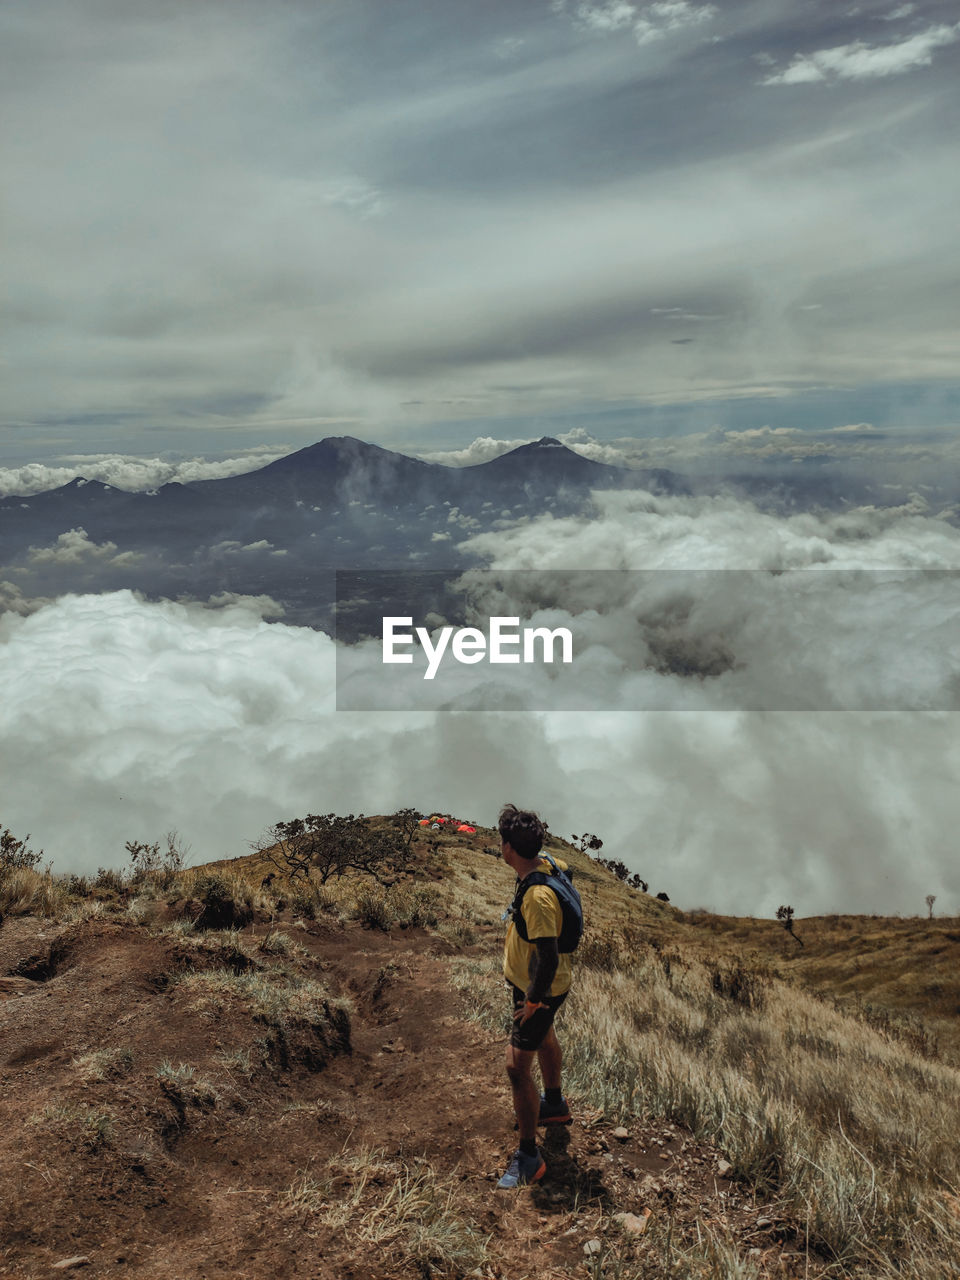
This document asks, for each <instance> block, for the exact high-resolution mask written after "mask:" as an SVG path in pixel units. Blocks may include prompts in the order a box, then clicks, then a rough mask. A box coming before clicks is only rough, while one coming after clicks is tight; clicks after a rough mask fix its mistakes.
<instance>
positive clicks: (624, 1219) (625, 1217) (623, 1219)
mask: <svg viewBox="0 0 960 1280" xmlns="http://www.w3.org/2000/svg"><path fill="white" fill-rule="evenodd" d="M613 1216H614V1221H615V1222H619V1223H620V1225H621V1227H623V1229H624V1231H626V1232H627V1234H628V1235H631V1236H642V1235H643V1233H644V1231H646V1229H647V1223H648V1222H649V1221H650V1218H651V1216H652V1215H651V1211H650V1210H649V1209H644V1211H643V1214H642V1215H641V1216H639V1217H638V1216H637V1214H635V1213H615V1214H614V1215H613Z"/></svg>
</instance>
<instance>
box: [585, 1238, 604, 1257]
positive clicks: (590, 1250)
mask: <svg viewBox="0 0 960 1280" xmlns="http://www.w3.org/2000/svg"><path fill="white" fill-rule="evenodd" d="M602 1248H603V1246H602V1245H601V1243H600V1241H599V1240H596V1239H594V1240H588V1241H587V1243H586V1244H585V1245H584V1246H583V1252H584V1253H585V1254H586V1255H587V1257H588V1258H589V1257H591V1256H592V1255H593V1254H595V1253H599V1252H600V1250H601V1249H602Z"/></svg>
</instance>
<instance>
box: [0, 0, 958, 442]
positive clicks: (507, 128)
mask: <svg viewBox="0 0 960 1280" xmlns="http://www.w3.org/2000/svg"><path fill="white" fill-rule="evenodd" d="M0 50H2V54H0V56H2V58H3V62H4V64H5V65H4V67H3V72H2V78H0V85H2V88H0V94H2V97H0V118H2V119H3V121H4V127H3V140H2V155H0V160H2V165H3V173H4V188H5V205H6V207H5V212H4V242H5V253H4V260H5V267H4V273H5V280H4V290H5V296H6V301H7V307H6V312H7V314H6V323H5V329H4V334H3V338H2V359H3V361H4V370H3V372H4V408H3V416H2V423H3V425H2V428H0V461H2V462H5V463H7V464H8V465H23V464H26V463H29V462H33V461H39V460H43V459H52V458H54V457H56V456H58V455H59V454H71V453H97V452H102V451H115V450H121V451H123V452H124V453H128V454H137V453H149V454H155V453H157V452H161V453H165V452H170V451H174V452H182V453H185V454H191V455H192V454H196V453H219V454H221V455H223V456H233V455H234V454H235V453H236V451H237V450H238V449H242V448H246V447H249V446H257V445H269V444H270V443H271V441H282V442H283V443H284V444H287V445H291V446H293V447H298V446H300V445H302V444H304V443H308V442H309V441H311V440H315V439H318V438H321V437H322V436H324V435H335V434H354V435H359V436H362V437H364V438H366V439H372V440H376V441H378V442H380V443H384V444H388V445H389V444H394V445H397V446H398V447H411V446H418V447H422V448H426V447H430V446H431V445H436V447H439V448H456V447H461V446H463V445H465V444H466V443H468V442H469V441H470V440H472V439H473V438H474V437H475V436H477V435H478V434H493V435H499V436H504V435H506V436H507V437H509V438H513V437H515V436H520V435H524V434H526V435H537V434H542V429H543V428H544V427H547V428H552V427H556V426H557V424H559V426H562V427H563V428H564V429H566V430H570V429H574V428H577V427H585V428H587V429H588V430H590V431H591V433H592V434H594V435H596V436H598V437H600V438H604V437H606V436H608V435H610V434H615V435H618V436H624V435H627V436H629V435H636V434H654V435H658V436H665V435H670V434H675V433H677V432H684V431H691V430H694V429H698V430H707V429H710V428H711V427H712V426H715V425H717V424H720V425H721V426H723V427H726V428H728V429H738V428H741V429H742V428H744V427H762V426H765V425H768V426H771V427H773V428H776V427H783V426H786V427H790V428H793V429H797V430H805V429H811V428H817V429H827V428H830V427H833V426H841V425H845V424H847V423H861V422H869V423H872V424H873V425H891V426H895V427H898V428H906V429H915V428H917V427H918V426H923V425H928V426H929V425H934V426H936V425H943V424H947V423H956V422H957V421H958V420H960V397H958V379H957V374H956V367H957V366H956V362H957V355H958V338H957V332H958V330H957V325H956V298H957V286H958V279H957V276H958V271H960V266H958V260H957V255H956V252H955V248H956V245H955V230H956V210H957V207H958V204H960V201H958V195H960V166H958V165H957V163H956V150H955V140H956V136H957V130H958V124H960V121H958V111H957V102H958V94H957V84H958V83H960V79H958V74H957V73H958V66H960V20H958V12H957V8H956V5H955V4H953V3H949V2H948V0H919V2H918V3H906V4H903V3H899V0H885V2H883V3H881V2H879V0H864V2H862V3H858V4H856V5H849V6H843V5H841V6H838V5H836V4H835V3H834V2H833V0H819V2H818V0H804V3H802V4H800V3H798V0H791V2H789V3H788V2H786V0H733V2H731V3H724V4H723V5H710V4H700V3H696V0H658V2H655V3H649V4H639V3H637V4H634V3H628V2H627V0H593V2H588V3H578V2H577V0H566V2H563V0H553V2H552V3H551V0H509V3H508V2H507V0H489V2H487V3H484V4H476V3H473V2H472V0H471V2H468V0H391V2H390V3H389V4H386V3H382V2H377V3H374V2H373V0H329V2H328V3H324V4H322V5H318V4H315V3H312V2H311V3H300V2H298V0H281V2H280V3H277V4H273V5H269V6H264V5H263V4H260V3H256V4H254V3H250V2H245V0H234V2H232V3H231V4H229V5H227V4H223V3H221V2H220V0H217V2H216V3H205V2H204V0H197V2H196V3H192V4H190V5H184V4H182V3H180V0H149V2H147V0H123V2H122V3H121V2H120V0H80V2H79V3H78V2H77V0H50V2H49V3H47V4H44V5H39V6H38V5H36V4H32V3H29V2H28V0H10V2H9V3H7V4H5V5H4V6H3V7H2V11H0ZM878 419H880V422H879V423H878ZM478 428H479V429H478Z"/></svg>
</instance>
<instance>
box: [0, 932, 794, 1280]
mask: <svg viewBox="0 0 960 1280" xmlns="http://www.w3.org/2000/svg"><path fill="white" fill-rule="evenodd" d="M168 923H169V920H168V919H166V918H160V919H154V920H153V921H151V923H150V924H149V925H147V924H145V923H137V922H134V921H132V920H129V919H127V918H125V917H117V918H116V919H114V918H111V917H109V916H106V917H104V916H101V917H94V918H91V919H88V920H84V921H81V922H79V923H75V924H71V925H56V924H54V923H51V922H50V921H43V920H38V919H34V918H31V917H24V918H8V919H7V920H6V921H5V922H4V923H3V926H2V928H0V975H2V976H0V1122H2V1123H0V1276H17V1277H25V1278H26V1277H38V1276H47V1275H54V1274H61V1273H62V1272H70V1271H77V1272H78V1273H79V1274H83V1275H89V1276H91V1277H92V1276H103V1277H108V1276H109V1277H113V1276H121V1275H123V1276H126V1275H130V1276H137V1277H142V1278H143V1280H153V1278H156V1280H161V1278H162V1280H170V1278H171V1277H175V1278H178V1280H221V1278H223V1280H227V1277H229V1278H230V1280H262V1278H264V1277H278V1278H287V1277H290V1278H293V1277H298V1278H299V1277H303V1278H306V1277H315V1278H317V1280H320V1278H322V1280H334V1277H337V1278H339V1277H357V1278H359V1277H369V1278H370V1280H399V1277H406V1276H416V1277H424V1276H460V1275H470V1274H475V1275H479V1276H492V1277H502V1278H503V1280H523V1277H533V1276H537V1277H540V1278H547V1280H549V1278H550V1277H560V1276H571V1275H580V1276H583V1275H593V1276H595V1277H599V1276H600V1275H606V1274H609V1275H615V1276H616V1275H622V1276H624V1277H626V1276H631V1277H632V1276H646V1275H650V1276H654V1275H657V1276H662V1275H664V1274H667V1270H666V1269H665V1267H666V1266H669V1263H670V1261H671V1260H673V1259H676V1260H677V1263H678V1268H680V1269H678V1271H677V1274H684V1275H685V1274H688V1272H687V1271H683V1270H682V1266H681V1264H682V1263H683V1259H684V1257H685V1255H686V1254H687V1253H688V1252H689V1251H690V1250H695V1249H696V1248H697V1247H699V1244H698V1242H699V1243H700V1244H702V1241H703V1240H704V1239H705V1238H706V1237H708V1236H710V1235H717V1236H724V1235H725V1236H727V1237H728V1238H729V1240H730V1241H731V1242H732V1247H733V1249H734V1251H735V1253H736V1254H738V1255H739V1256H740V1257H742V1259H743V1260H744V1263H745V1265H746V1267H747V1270H745V1271H744V1272H743V1274H744V1275H749V1274H756V1275H759V1276H783V1275H788V1276H800V1275H804V1276H807V1275H815V1274H817V1272H818V1268H817V1267H816V1266H815V1265H813V1263H812V1260H811V1259H808V1258H807V1257H806V1254H805V1251H804V1246H803V1236H802V1227H801V1226H800V1225H799V1224H797V1223H794V1222H789V1221H785V1220H784V1219H783V1218H782V1217H781V1215H780V1213H779V1212H778V1209H777V1206H776V1205H775V1204H772V1203H757V1202H756V1201H754V1199H753V1198H752V1197H751V1196H750V1194H749V1193H748V1191H747V1190H746V1189H745V1188H744V1187H742V1186H740V1185H738V1184H736V1183H734V1182H731V1181H730V1180H729V1179H728V1178H727V1177H726V1176H725V1174H726V1173H727V1172H728V1166H726V1164H725V1162H723V1160H722V1158H721V1155H720V1153H719V1152H717V1151H715V1150H712V1149H710V1148H709V1147H706V1146H704V1145H703V1144H701V1143H698V1142H696V1141H694V1140H693V1138H692V1136H691V1135H690V1134H689V1133H685V1132H683V1131H682V1130H681V1129H679V1128H678V1127H677V1126H675V1125H672V1124H669V1123H664V1122H662V1121H653V1120H651V1121H649V1122H645V1123H639V1122H630V1123H628V1124H627V1125H626V1126H625V1127H624V1128H621V1127H619V1125H618V1124H617V1120H616V1118H614V1117H610V1118H607V1117H604V1116H603V1115H600V1114H596V1113H584V1112H583V1111H577V1108H576V1098H572V1099H571V1102H572V1104H573V1107H574V1111H575V1122H574V1124H573V1125H572V1126H571V1127H570V1128H562V1129H560V1130H559V1132H554V1133H550V1134H548V1135H547V1137H546V1139H545V1154H546V1157H547V1161H548V1171H547V1175H546V1177H545V1178H544V1180H543V1181H542V1183H540V1184H538V1185H537V1186H535V1187H534V1188H531V1189H525V1190H523V1191H520V1192H514V1193H504V1192H498V1191H496V1190H495V1185H494V1184H495V1181H496V1179H497V1178H498V1177H499V1175H500V1173H501V1172H502V1171H503V1168H504V1167H505V1164H506V1161H507V1159H508V1158H509V1155H510V1153H511V1151H512V1149H513V1147H514V1145H515V1134H514V1132H513V1117H512V1114H511V1111H510V1103H509V1091H508V1087H507V1082H506V1077H505V1074H504V1070H503V1043H504V1039H503V1038H498V1037H497V1036H496V1035H494V1034H491V1033H490V1032H488V1031H486V1030H485V1029H483V1028H482V1027H481V1026H480V1025H479V1024H478V1023H476V1022H474V1021H471V1020H469V1018H468V1017H467V1016H466V1015H467V1012H468V1010H466V1009H465V1008H464V1006H463V999H462V997H461V996H460V995H459V994H458V993H457V992H456V991H454V989H453V988H452V986H451V985H450V978H449V974H450V967H449V966H450V957H451V955H453V954H455V952H456V951H457V950H459V949H457V948H455V947H454V946H453V944H451V943H450V942H449V941H446V940H445V939H443V938H440V937H437V936H436V935H435V934H433V933H431V932H430V931H427V930H424V929H414V928H408V929H404V930H401V929H397V930H395V931H394V932H393V933H389V934H388V933H384V932H381V931H379V930H375V929H368V928H364V927H362V926H361V925H360V924H359V922H356V921H348V922H342V921H338V920H336V919H333V918H321V919H320V920H317V921H307V922H304V923H305V927H303V925H298V924H297V923H295V922H294V921H292V920H291V919H289V918H286V919H279V920H276V921H272V922H267V921H264V920H261V921H259V922H258V923H255V924H254V925H252V926H249V927H248V928H246V929H245V930H243V931H242V933H241V934H240V935H239V938H237V937H234V938H233V939H231V938H229V936H227V935H224V934H211V935H206V936H205V935H197V934H194V935H189V934H184V935H182V936H180V935H178V934H176V933H174V932H163V927H164V925H165V924H168ZM277 930H279V931H281V932H282V934H283V935H284V937H285V938H286V939H287V940H289V943H290V944H292V945H288V942H286V941H283V942H279V943H278V942H277V941H276V940H275V938H274V939H273V940H271V936H272V935H274V934H275V932H276V931H277ZM479 932H480V934H481V935H482V936H481V940H480V941H479V942H477V943H476V944H475V945H473V946H472V947H468V948H466V949H465V950H466V952H467V953H468V954H476V955H481V954H486V953H487V952H488V951H489V950H490V949H491V948H493V947H495V946H497V941H496V934H495V931H494V930H489V931H487V930H484V929H481V930H480V931H479ZM317 984H321V985H317ZM291 993H292V994H291ZM324 993H325V994H324ZM344 997H346V998H348V1000H349V1002H350V1004H349V1012H348V1013H345V1012H344V1011H343V1010H342V1009H341V1007H340V1003H339V1002H340V1001H341V1000H342V998H344ZM506 1005H507V1001H506V997H505V1000H504V1009H505V1014H506ZM622 1215H626V1216H622ZM68 1264H69V1265H68ZM57 1268H59V1270H58V1269H57ZM628 1268H629V1269H628ZM689 1274H698V1273H697V1272H696V1271H690V1272H689ZM702 1274H703V1275H705V1276H706V1275H709V1274H711V1272H710V1271H709V1270H704V1271H703V1272H702Z"/></svg>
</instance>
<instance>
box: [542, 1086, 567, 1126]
mask: <svg viewBox="0 0 960 1280" xmlns="http://www.w3.org/2000/svg"><path fill="white" fill-rule="evenodd" d="M538 1123H539V1124H573V1116H571V1114H570V1107H569V1105H568V1103H567V1100H566V1098H561V1099H560V1101H559V1102H554V1103H550V1102H548V1101H547V1095H546V1094H545V1093H541V1095H540V1118H539V1121H538Z"/></svg>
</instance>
